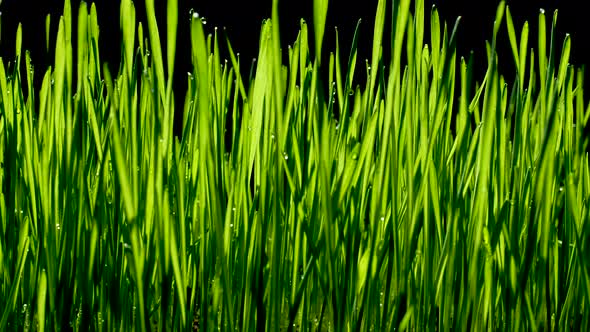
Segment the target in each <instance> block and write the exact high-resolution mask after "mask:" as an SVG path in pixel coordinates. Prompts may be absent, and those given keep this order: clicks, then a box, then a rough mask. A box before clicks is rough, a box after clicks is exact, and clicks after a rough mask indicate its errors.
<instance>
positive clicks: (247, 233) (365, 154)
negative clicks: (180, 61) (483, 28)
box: [0, 0, 590, 331]
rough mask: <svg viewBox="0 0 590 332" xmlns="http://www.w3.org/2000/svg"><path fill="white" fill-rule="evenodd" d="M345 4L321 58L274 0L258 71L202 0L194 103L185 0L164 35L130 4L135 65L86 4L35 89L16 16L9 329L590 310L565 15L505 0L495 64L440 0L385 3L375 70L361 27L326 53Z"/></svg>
mask: <svg viewBox="0 0 590 332" xmlns="http://www.w3.org/2000/svg"><path fill="white" fill-rule="evenodd" d="M334 5H336V4H334ZM327 6H328V1H327V0H315V1H314V27H316V29H315V30H314V31H313V33H314V39H313V40H314V41H315V47H314V49H315V50H316V51H315V52H314V54H312V53H311V52H310V48H309V46H310V45H309V40H310V39H309V38H310V36H309V33H310V32H309V30H308V26H307V24H306V23H305V22H304V21H301V30H300V33H299V35H298V37H297V40H296V41H295V43H294V44H293V45H292V46H289V47H288V48H286V47H285V45H284V44H283V43H282V42H283V41H281V40H279V36H280V34H279V26H278V17H277V16H278V14H277V13H278V10H277V8H278V1H273V12H272V13H273V14H272V18H271V19H269V20H266V21H264V23H263V24H262V31H261V36H260V45H259V55H258V57H257V62H256V67H255V71H254V72H253V74H252V75H251V77H249V78H247V79H246V78H244V77H242V76H241V74H240V72H241V71H240V66H241V59H240V58H239V57H236V55H235V54H234V52H233V50H232V48H231V44H230V43H229V41H224V40H223V39H222V38H221V37H220V36H219V32H218V31H217V30H215V31H213V34H211V35H206V33H205V29H204V26H203V23H202V21H201V18H199V16H198V15H197V14H196V13H192V14H191V54H192V63H193V70H192V72H190V73H188V75H187V76H188V86H187V91H186V94H185V96H186V98H185V103H184V105H175V104H174V100H175V98H174V95H175V94H179V93H184V92H181V91H173V90H172V88H171V86H172V84H171V82H172V80H173V77H174V74H175V72H174V61H173V60H171V59H174V56H175V52H176V23H177V20H178V14H177V12H178V9H177V0H168V13H167V21H166V24H167V29H166V31H167V35H166V36H165V37H166V40H167V43H166V45H167V49H166V50H162V49H161V46H160V45H161V42H160V34H159V30H158V25H157V22H156V19H155V15H154V5H153V0H146V10H147V17H148V21H147V27H146V25H144V24H142V23H140V22H136V21H135V9H134V6H133V3H132V2H131V1H130V0H122V1H121V21H120V23H121V33H122V36H123V42H122V52H121V53H122V57H121V66H120V70H119V72H118V73H116V75H113V74H112V73H111V72H110V70H109V68H108V67H107V66H106V65H103V64H102V62H101V60H100V53H99V49H98V39H99V27H98V25H97V17H96V7H95V5H94V4H93V5H91V6H90V7H89V6H88V5H86V3H83V2H82V3H81V4H80V6H79V9H78V20H77V22H78V26H77V27H73V26H72V15H73V13H72V7H71V5H70V1H69V0H66V1H65V5H64V14H63V16H62V17H60V20H59V29H58V34H57V42H56V45H55V64H54V66H52V67H51V68H48V69H47V70H46V71H45V72H44V73H43V75H44V76H43V83H42V85H41V88H40V89H39V90H36V89H35V88H34V87H33V84H32V82H33V76H34V75H35V74H36V73H35V70H36V69H34V68H33V66H32V64H31V63H32V62H31V59H30V56H29V54H28V53H27V52H25V53H22V52H21V30H20V28H19V30H18V33H17V37H16V40H17V43H16V54H15V57H14V61H11V62H8V63H6V62H5V61H4V60H2V61H0V91H1V93H0V188H1V193H0V218H1V223H0V308H1V309H0V315H1V316H0V330H4V329H25V330H29V329H35V330H41V331H43V330H44V329H49V330H60V329H62V328H63V329H68V326H69V327H70V328H73V329H74V330H84V329H86V328H90V329H93V330H104V331H112V330H152V329H153V330H164V329H175V330H178V329H182V330H186V329H194V330H214V329H216V328H218V329H222V330H277V329H287V330H312V331H315V330H336V331H341V330H347V331H349V330H376V331H386V330H391V329H401V330H406V329H410V330H423V329H428V330H434V329H440V330H449V329H460V330H464V329H477V330H480V329H494V330H504V329H526V330H536V329H544V330H548V329H560V330H567V329H572V328H573V329H580V328H582V327H584V326H586V327H587V326H589V325H590V315H588V312H589V310H588V307H589V305H590V303H589V301H590V300H589V299H590V294H589V293H590V279H589V276H588V275H589V272H590V271H589V268H590V260H589V257H590V253H589V252H588V250H589V249H588V245H589V241H588V240H589V239H590V237H589V234H590V229H589V227H590V226H589V223H588V222H587V221H588V219H589V215H588V211H589V210H588V204H589V199H590V172H589V164H588V155H587V154H585V152H584V151H585V148H586V144H587V141H586V138H585V137H584V136H583V131H584V128H585V126H586V124H587V121H588V117H589V115H590V108H589V107H588V106H586V105H584V101H583V97H584V93H583V81H582V77H583V75H582V73H581V71H580V70H577V69H576V68H574V67H573V66H571V65H569V64H568V60H569V54H570V48H571V40H570V38H569V36H566V37H565V40H564V41H563V44H562V46H561V47H559V46H558V39H557V38H558V37H557V36H556V35H555V33H554V31H555V24H556V19H557V13H556V14H555V15H554V17H553V20H552V23H551V24H550V27H551V28H550V29H547V27H546V17H545V13H544V12H541V13H540V14H539V20H538V37H539V38H538V40H529V25H528V23H525V24H524V26H523V27H522V29H520V34H519V35H518V34H517V31H516V29H515V27H514V24H513V22H512V19H511V15H510V11H509V9H508V8H507V7H505V5H504V3H501V4H500V6H499V7H498V11H497V15H496V20H495V22H494V24H493V29H492V39H491V41H490V42H488V43H487V44H486V45H487V50H488V52H487V54H488V59H487V61H488V62H487V63H488V70H487V72H486V74H485V77H483V78H477V77H473V75H472V72H473V68H474V66H475V64H474V62H475V61H481V59H479V60H474V59H473V58H469V59H463V58H459V57H458V55H457V53H456V49H455V45H456V42H457V40H456V37H455V36H456V34H455V31H456V29H457V24H456V25H455V26H454V28H453V29H452V30H451V32H449V29H447V26H446V24H441V20H440V18H439V15H438V12H437V10H436V8H432V10H431V11H430V13H429V15H428V14H427V13H425V11H426V10H425V8H424V1H423V0H416V1H414V2H413V5H412V3H411V1H410V0H401V1H396V2H394V3H390V2H388V1H385V0H380V1H379V3H378V6H377V10H376V16H375V22H374V39H373V44H372V45H373V49H372V58H371V59H370V60H369V61H367V65H366V67H364V68H360V69H359V68H357V66H358V63H357V49H356V45H357V43H356V39H355V41H354V42H353V44H352V48H351V49H350V50H342V49H341V48H340V46H339V45H338V43H337V44H336V49H335V50H331V51H332V53H330V55H329V57H326V59H329V61H327V62H321V61H320V59H322V55H321V52H322V40H323V38H324V26H325V19H326V13H327ZM386 24H391V26H392V34H391V36H385V35H384V33H383V31H384V27H385V25H386ZM426 24H429V25H430V28H431V29H430V31H431V33H430V36H427V35H425V33H424V26H425V25H426ZM501 28H506V29H507V31H508V36H509V40H508V41H497V40H496V35H497V33H498V31H499V29H501ZM548 34H549V40H550V43H549V46H547V40H548V36H547V35H548ZM73 38H77V48H76V49H73V46H72V41H73ZM335 38H336V40H338V36H337V35H336V37H335ZM385 38H391V44H392V50H391V54H392V57H391V59H386V58H384V57H383V56H382V52H383V49H382V44H383V40H384V39H385ZM224 42H226V43H227V49H228V50H229V52H228V54H226V55H225V56H228V57H229V59H230V61H229V62H224V61H222V59H223V57H222V54H220V51H219V49H220V43H224ZM497 42H509V43H510V46H511V48H512V52H513V59H505V58H501V59H499V58H498V57H497V55H496V52H495V50H496V45H497ZM164 51H165V52H164ZM74 52H75V53H74ZM283 52H288V61H287V62H286V63H282V62H281V59H282V57H281V54H282V53H283ZM344 53H347V54H348V57H347V58H346V57H345V55H344ZM402 58H404V59H405V60H404V61H402ZM74 59H75V61H74ZM509 61H513V62H514V63H515V64H516V73H515V79H514V84H513V85H508V84H506V81H505V79H504V78H503V77H502V76H501V75H500V74H499V72H498V69H499V68H501V66H503V64H505V63H508V62H509ZM320 68H328V73H329V79H328V82H327V83H328V84H327V85H322V83H321V82H322V80H321V79H320ZM359 70H363V71H366V73H367V77H368V79H367V80H366V84H364V85H363V86H359V85H356V84H355V79H354V76H355V73H357V72H358V71H359ZM179 114H182V115H183V121H182V122H183V128H182V135H181V136H180V137H175V136H174V135H173V131H172V124H173V122H174V117H175V116H179ZM335 114H338V117H336V116H335ZM226 137H228V138H229V139H228V142H229V144H226V142H225V139H226Z"/></svg>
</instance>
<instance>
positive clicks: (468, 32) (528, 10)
mask: <svg viewBox="0 0 590 332" xmlns="http://www.w3.org/2000/svg"><path fill="white" fill-rule="evenodd" d="M89 2H90V1H89ZM94 2H95V3H96V4H97V9H98V15H99V24H100V29H101V30H100V44H101V45H100V52H101V57H102V61H106V62H108V63H109V66H110V68H111V70H112V71H116V70H117V68H118V64H119V59H120V54H121V53H120V52H121V51H120V32H119V1H118V0H111V1H108V0H98V1H94ZM155 2H156V12H157V15H158V17H157V18H158V25H159V26H160V37H161V39H162V41H163V42H164V41H165V27H166V25H165V17H166V1H165V0H156V1H155ZM377 2H378V0H363V1H357V2H354V1H338V0H331V1H330V5H329V9H328V21H327V25H326V30H325V31H326V33H325V37H324V52H323V53H324V54H329V52H330V51H332V50H333V49H334V40H335V35H334V27H335V26H337V27H338V30H339V35H340V43H341V46H342V49H343V51H342V54H341V56H342V59H341V60H342V61H343V63H346V60H347V57H348V50H349V47H350V43H351V39H352V36H353V33H354V28H355V26H356V23H357V21H358V19H362V23H361V30H360V31H361V35H360V37H361V38H360V42H359V57H358V60H359V67H357V68H360V69H362V68H364V64H363V63H364V60H365V59H367V58H369V57H370V52H371V42H372V30H373V24H374V15H375V9H376V6H377ZM312 3H313V0H300V1H294V0H282V1H281V6H280V20H281V22H280V25H281V34H282V39H281V42H282V46H283V48H286V45H287V44H291V43H293V42H294V41H295V38H296V36H297V32H298V30H299V20H300V18H304V19H305V20H306V21H307V22H308V25H309V26H310V39H311V38H312V36H313V34H312V22H313V18H312V17H313V16H312ZM390 3H391V1H390ZM580 3H581V1H566V0H561V1H558V0H540V1H533V0H512V1H507V4H508V5H509V6H510V9H511V12H512V15H513V19H514V24H515V27H516V29H517V35H518V37H519V38H520V30H521V28H522V25H523V23H524V22H525V20H528V21H529V27H530V35H529V48H530V47H534V48H537V46H536V45H537V37H536V31H537V26H538V23H537V22H538V13H539V9H540V8H544V9H545V11H546V17H547V26H548V27H551V20H552V16H553V11H554V10H555V9H556V8H557V9H559V16H558V34H557V45H558V46H559V52H561V51H560V50H561V45H562V42H563V38H564V37H565V33H566V32H568V33H570V35H571V36H572V56H571V61H570V62H572V63H574V64H576V65H582V64H588V63H590V61H589V60H590V50H589V48H588V41H587V39H588V33H587V31H588V28H586V27H585V26H587V24H588V21H587V20H588V18H587V12H586V11H585V10H583V9H582V6H581V4H580ZM78 4H79V1H77V0H72V7H73V8H72V14H73V17H74V19H75V18H76V17H77V10H78ZM271 4H272V0H262V1H260V0H253V1H245V0H216V1H211V0H200V1H197V0H179V7H180V12H179V27H178V42H177V58H176V71H175V73H176V74H175V92H176V97H177V100H178V102H181V101H182V100H183V98H184V92H185V89H186V77H187V76H186V74H185V73H186V72H187V71H190V70H191V66H190V41H189V10H190V9H191V8H194V10H195V11H197V12H198V13H199V14H200V15H201V16H204V17H206V19H207V25H206V29H207V30H208V32H213V28H214V27H216V26H217V27H220V28H222V27H225V28H226V31H227V33H228V35H229V37H230V40H231V42H232V45H233V48H234V50H235V51H236V52H239V53H240V54H241V59H242V66H243V67H242V70H243V72H245V73H246V74H247V72H248V70H249V64H250V60H251V59H252V58H254V57H255V56H256V55H257V49H258V38H259V32H260V26H261V22H262V20H263V19H264V18H267V17H270V14H271ZM433 4H436V6H437V8H438V9H439V13H440V16H441V21H446V22H447V24H448V29H449V31H450V30H451V29H452V26H453V24H454V22H455V19H456V18H457V16H459V15H460V16H462V20H461V24H460V28H459V39H458V51H459V55H462V56H468V55H469V53H470V51H472V50H473V51H474V52H475V63H476V66H477V68H476V75H477V76H476V78H477V79H478V80H480V81H481V79H482V78H483V73H484V70H485V67H486V56H485V51H484V50H485V41H486V40H489V39H490V38H491V35H492V25H493V21H494V16H495V12H496V7H497V4H498V1H497V0H482V1H477V0H473V1H469V0H426V1H425V11H426V14H427V15H429V12H430V8H431V6H432V5H433ZM135 6H136V12H137V19H138V20H141V21H142V22H144V28H146V24H145V22H146V20H145V9H144V8H145V7H144V0H136V1H135ZM389 6H390V5H389ZM412 7H413V4H412ZM62 9H63V0H45V1H26V0H2V4H0V12H2V16H1V20H2V23H1V36H0V37H1V39H0V56H2V57H3V58H4V59H5V60H4V61H5V63H6V61H7V60H12V59H13V56H14V40H15V38H14V36H15V31H16V27H17V25H18V23H19V22H22V23H23V46H24V48H26V49H29V50H30V51H31V55H32V59H33V63H34V64H35V68H36V73H35V75H36V76H35V77H36V84H39V83H40V80H41V78H42V76H43V73H44V71H45V68H46V67H47V66H48V65H50V64H51V63H53V54H52V52H50V54H47V52H46V51H45V16H46V15H47V14H48V13H51V14H52V20H51V27H52V32H51V36H52V42H54V41H55V33H56V30H57V25H58V18H59V15H60V14H61V12H62ZM389 10H390V8H388V11H389ZM584 16H586V17H584ZM426 22H427V25H428V22H429V20H427V21H426ZM75 26H76V25H75V23H74V27H75ZM146 30H147V29H146ZM505 31H506V28H505V22H503V25H502V28H501V34H500V36H499V46H500V50H499V51H500V61H501V62H502V64H501V66H500V68H502V69H503V71H504V72H503V74H504V75H505V76H506V78H507V79H508V80H510V79H511V78H512V77H514V69H513V67H512V54H511V53H510V49H509V41H508V37H507V35H506V32H505ZM386 36H388V35H386ZM426 37H427V36H426ZM427 38H428V37H427ZM310 41H311V40H310ZM74 54H75V52H74ZM164 54H165V52H164ZM225 54H227V53H225ZM587 71H588V70H587ZM363 72H364V70H359V74H361V75H363ZM359 77H360V75H359ZM586 77H589V76H588V74H586ZM361 78H362V77H361ZM586 81H588V80H586ZM178 102H177V107H178V106H179V104H178ZM177 118H180V117H177Z"/></svg>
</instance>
